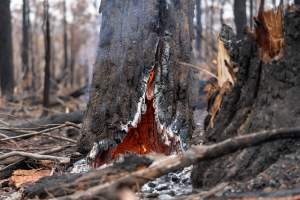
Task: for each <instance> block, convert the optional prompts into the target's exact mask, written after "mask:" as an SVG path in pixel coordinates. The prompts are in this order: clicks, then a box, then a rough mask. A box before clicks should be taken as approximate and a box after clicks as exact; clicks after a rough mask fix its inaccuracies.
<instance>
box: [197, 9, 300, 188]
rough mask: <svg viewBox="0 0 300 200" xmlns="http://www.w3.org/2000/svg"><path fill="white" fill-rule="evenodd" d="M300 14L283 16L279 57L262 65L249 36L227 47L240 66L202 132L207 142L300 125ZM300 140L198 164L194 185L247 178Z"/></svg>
mask: <svg viewBox="0 0 300 200" xmlns="http://www.w3.org/2000/svg"><path fill="white" fill-rule="evenodd" d="M299 16H300V15H299V11H296V12H287V13H286V14H285V17H284V29H285V33H284V35H285V38H284V39H285V55H284V57H283V58H282V59H281V60H273V61H272V62H271V63H269V64H264V63H263V62H262V61H261V60H260V59H259V57H258V54H257V47H256V45H255V43H254V41H252V40H251V39H245V40H243V41H241V42H239V43H238V44H237V43H236V42H234V43H233V44H232V45H231V46H232V47H234V48H229V51H230V52H231V54H232V55H231V56H232V60H233V61H234V62H236V63H237V64H238V65H239V72H238V74H237V82H236V84H235V86H234V88H233V89H232V91H231V92H230V93H228V94H226V95H225V96H224V98H223V103H222V106H221V109H220V111H219V114H218V115H217V117H216V121H215V127H214V128H212V129H208V130H207V131H206V133H205V140H206V141H205V143H206V144H211V143H215V142H220V141H223V140H225V139H227V138H230V137H233V136H236V135H242V134H247V133H251V132H254V131H259V130H268V129H273V128H280V127H299V126H300V114H299V113H300V112H299V110H300V104H299V98H300V93H299V92H297V91H300V60H299V56H300V51H299V49H300V42H299V39H300V35H299V34H298V31H296V30H299V27H300V17H299ZM233 49H235V51H233ZM299 144H300V143H299V140H296V139H293V140H280V141H276V142H270V143H268V144H264V145H262V146H259V147H252V148H250V149H246V150H242V151H239V152H237V153H234V154H232V155H228V156H224V157H222V158H218V159H215V160H211V161H207V162H202V163H199V164H197V165H196V166H194V169H193V173H192V180H193V185H194V186H195V187H211V186H213V185H216V184H217V183H219V182H223V181H232V180H235V181H237V180H239V181H241V180H249V179H251V178H253V177H255V176H256V175H257V174H259V173H260V172H262V171H264V170H265V169H267V168H268V167H269V166H270V165H271V164H272V163H274V162H276V161H277V160H278V158H279V157H280V156H281V155H283V154H286V153H291V152H292V153H293V152H295V151H296V150H297V146H298V145H299Z"/></svg>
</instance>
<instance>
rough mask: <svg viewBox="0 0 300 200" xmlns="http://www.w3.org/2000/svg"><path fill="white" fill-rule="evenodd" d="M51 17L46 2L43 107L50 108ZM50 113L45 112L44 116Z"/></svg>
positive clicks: (45, 1) (45, 2)
mask: <svg viewBox="0 0 300 200" xmlns="http://www.w3.org/2000/svg"><path fill="white" fill-rule="evenodd" d="M49 18H50V16H49V2H48V0H44V27H43V28H44V43H45V72H44V93H43V106H44V107H45V108H48V107H49V101H50V100H49V99H50V76H51V73H50V61H51V35H50V19H49ZM46 113H48V112H47V110H45V112H44V114H46Z"/></svg>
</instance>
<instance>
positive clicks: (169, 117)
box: [78, 0, 194, 166]
mask: <svg viewBox="0 0 300 200" xmlns="http://www.w3.org/2000/svg"><path fill="white" fill-rule="evenodd" d="M184 2H185V1H183V0H181V1H170V2H169V1H164V0H159V1H155V0H141V1H134V0H130V1H118V0H107V1H102V2H101V7H100V12H102V25H101V34H100V43H99V50H98V57H97V63H96V65H95V69H94V77H93V82H92V88H91V97H90V101H89V104H88V109H87V112H86V114H85V119H84V124H83V129H82V137H81V139H80V141H79V144H78V147H79V150H80V151H81V152H83V153H87V152H89V151H90V150H91V149H92V147H94V148H93V150H95V151H92V152H94V159H96V162H95V165H96V166H98V165H101V164H102V163H103V162H107V161H109V160H111V159H113V158H115V157H117V156H118V155H120V154H123V153H126V152H134V153H142V154H143V153H149V152H160V153H165V154H168V153H170V152H171V151H176V150H179V149H180V145H181V147H182V148H185V146H186V145H187V144H188V141H189V138H190V137H191V133H192V131H193V120H192V106H191V105H192V99H193V98H192V97H191V96H190V94H191V90H192V88H191V82H192V81H193V78H194V72H192V71H191V69H190V68H187V67H185V66H182V65H181V64H180V63H179V62H181V61H183V62H189V61H190V57H191V33H190V31H191V29H190V28H189V14H188V11H189V6H191V5H187V4H185V3H184ZM93 145H94V146H93ZM96 154H97V155H96ZM90 155H91V154H90Z"/></svg>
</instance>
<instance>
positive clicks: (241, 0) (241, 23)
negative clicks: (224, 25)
mask: <svg viewBox="0 0 300 200" xmlns="http://www.w3.org/2000/svg"><path fill="white" fill-rule="evenodd" d="M233 14H234V23H235V27H236V34H237V38H238V39H241V38H242V37H243V35H244V29H245V27H246V25H247V15H246V0H235V1H234V8H233Z"/></svg>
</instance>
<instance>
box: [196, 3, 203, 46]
mask: <svg viewBox="0 0 300 200" xmlns="http://www.w3.org/2000/svg"><path fill="white" fill-rule="evenodd" d="M201 1H202V0H196V21H197V26H196V49H197V50H198V51H199V50H200V49H201V40H202V38H201V37H202V21H201V20H202V18H201V15H202V10H201V9H202V8H201Z"/></svg>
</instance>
